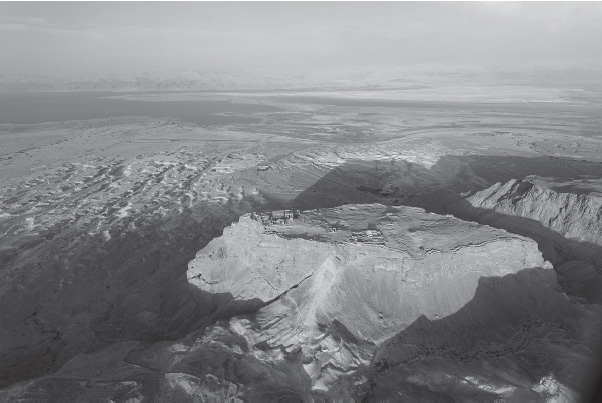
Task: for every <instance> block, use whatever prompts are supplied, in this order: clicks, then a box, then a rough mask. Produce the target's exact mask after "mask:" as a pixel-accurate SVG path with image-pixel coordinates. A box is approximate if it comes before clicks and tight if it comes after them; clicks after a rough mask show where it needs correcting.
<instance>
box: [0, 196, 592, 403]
mask: <svg viewBox="0 0 602 403" xmlns="http://www.w3.org/2000/svg"><path fill="white" fill-rule="evenodd" d="M187 277H188V282H189V287H190V291H191V293H192V295H193V296H194V298H195V300H196V301H197V303H198V308H197V309H199V310H202V311H204V312H213V317H214V318H220V317H222V318H224V319H222V320H218V321H217V322H216V323H214V324H213V325H210V326H209V327H206V328H200V329H199V330H197V331H194V332H192V333H190V334H188V335H187V336H186V337H184V338H182V339H180V340H177V341H163V342H158V343H152V344H145V343H141V342H134V341H131V342H120V343H114V344H112V345H110V346H108V347H106V348H104V349H102V350H99V351H97V352H96V353H93V354H80V355H77V356H75V357H73V358H72V359H71V360H69V361H68V362H67V363H65V364H64V365H63V366H62V367H61V368H60V369H59V370H58V371H56V372H54V373H53V374H49V375H47V376H44V377H42V378H38V379H34V380H31V381H27V382H22V383H19V384H15V385H13V386H11V387H10V388H8V389H5V390H3V391H1V392H0V398H3V399H7V400H10V399H12V400H16V399H50V400H72V399H73V398H74V397H75V398H77V399H80V400H87V399H111V400H128V399H143V398H146V399H149V400H155V401H179V400H189V399H201V400H205V399H208V400H218V401H239V399H242V400H245V401H266V400H279V399H280V400H286V399H289V400H290V399H296V400H303V401H332V400H337V399H338V400H344V401H361V400H363V399H368V400H370V399H384V400H396V399H399V398H408V399H414V400H418V399H427V400H437V399H438V400H450V399H451V400H453V399H457V400H458V399H459V400H464V401H466V400H472V401H474V400H477V401H478V400H494V399H514V400H522V401H525V400H530V401H533V400H545V399H546V398H550V397H559V396H564V397H568V398H578V397H579V395H578V394H576V392H575V390H578V389H579V387H580V386H581V385H580V383H579V382H580V379H582V378H583V377H584V376H585V374H587V369H588V368H589V366H588V365H590V364H591V360H593V357H595V348H596V344H595V341H597V340H598V339H599V337H600V336H601V335H600V332H599V329H600V323H599V320H597V319H596V318H599V317H601V315H600V314H601V312H598V311H596V310H595V307H596V306H593V308H592V306H585V308H584V307H580V306H577V305H574V304H572V303H571V302H569V300H568V299H567V298H566V297H565V296H564V294H563V293H561V292H560V290H559V287H558V284H557V282H556V275H555V273H554V271H553V270H551V269H550V264H549V263H547V262H546V261H544V259H543V258H542V256H541V253H540V252H539V251H538V249H537V244H536V243H535V242H533V241H532V240H530V239H527V238H524V237H522V236H519V235H514V234H510V233H508V232H505V231H503V230H499V229H495V228H492V227H488V226H483V225H479V224H475V223H472V222H465V221H461V220H459V219H457V218H454V217H451V216H441V215H436V214H427V213H425V212H424V210H421V209H418V208H412V207H390V206H389V207H387V206H384V205H379V204H370V205H347V206H343V207H339V208H333V209H320V210H313V211H304V212H300V211H298V210H281V211H274V212H271V213H258V214H256V213H252V214H247V215H243V216H242V217H241V218H240V219H239V221H238V222H237V223H234V224H232V225H231V226H230V227H229V228H226V229H225V230H224V234H223V235H222V236H221V237H219V238H215V239H213V240H212V241H211V242H210V243H209V244H207V246H206V247H205V248H204V249H202V250H201V251H200V252H198V253H197V256H196V258H195V259H194V260H192V261H191V262H190V264H189V268H188V273H187ZM588 307H589V308H588ZM231 315H234V316H231Z"/></svg>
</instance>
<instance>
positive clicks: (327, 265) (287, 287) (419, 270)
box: [188, 205, 550, 392]
mask: <svg viewBox="0 0 602 403" xmlns="http://www.w3.org/2000/svg"><path fill="white" fill-rule="evenodd" d="M280 221H281V220H280ZM501 262H503V263H502V264H500V263H501ZM542 266H543V267H545V266H547V267H550V266H549V263H546V262H544V260H543V259H542V257H541V254H540V252H539V251H538V250H537V245H536V244H535V242H533V241H531V240H529V239H526V238H523V237H521V236H516V235H512V234H509V233H507V232H505V231H499V230H496V229H493V228H490V227H484V226H480V225H474V224H470V223H466V222H463V221H460V220H458V219H456V218H453V217H445V216H439V215H435V214H426V213H425V212H424V211H423V210H421V209H417V208H411V207H386V206H383V205H359V206H344V207H340V208H336V209H328V210H319V211H310V212H305V213H304V214H303V215H302V216H301V217H300V218H299V219H294V220H291V221H290V222H287V223H278V224H272V223H271V222H267V223H266V222H262V219H261V217H253V218H252V217H251V216H249V215H247V216H243V217H241V218H240V220H239V222H238V223H237V224H233V225H232V226H231V227H230V228H229V229H227V230H225V231H224V235H223V236H222V237H220V238H217V239H214V240H213V241H211V242H210V243H209V245H208V246H207V247H206V248H205V249H203V250H202V251H201V252H199V253H198V254H197V257H196V258H195V260H194V261H192V262H191V263H190V265H189V270H188V278H189V281H190V283H191V287H192V288H193V294H197V295H199V297H198V298H199V299H198V301H199V303H200V304H205V305H206V304H210V305H211V304H214V305H219V306H220V307H219V309H220V310H222V312H223V310H227V311H228V312H229V313H230V314H232V313H236V312H235V311H234V310H235V309H236V308H237V307H239V308H240V307H241V306H242V305H241V304H245V303H247V304H250V303H251V302H256V303H263V304H268V305H267V306H265V307H264V308H262V309H261V310H259V311H258V313H257V314H256V315H254V316H253V317H244V316H243V317H235V318H234V319H232V320H231V321H230V327H231V328H232V329H233V330H234V331H235V332H237V333H239V334H240V335H241V336H242V337H244V338H245V340H246V341H247V343H248V344H249V345H250V346H254V347H253V350H252V351H253V354H254V355H256V356H258V357H261V359H262V360H267V361H269V362H279V361H280V360H282V359H283V358H284V355H285V354H286V353H287V352H288V353H290V352H293V351H298V352H299V353H300V354H302V356H303V360H304V367H305V370H306V372H307V373H308V374H309V375H310V376H311V378H312V382H313V389H314V390H321V391H324V392H326V391H329V390H331V389H332V388H333V387H334V385H335V384H336V383H337V382H339V381H340V380H341V377H343V376H344V375H350V374H352V373H354V372H356V371H358V370H359V369H360V368H361V367H363V366H367V365H368V364H369V362H370V360H371V358H372V356H373V354H374V351H375V348H376V346H378V345H379V344H381V343H382V342H383V341H385V340H387V339H388V338H390V337H392V336H394V335H395V334H397V333H399V332H400V331H402V330H404V329H405V328H407V327H408V326H410V325H411V324H412V323H413V322H415V321H416V320H417V319H418V318H419V317H426V318H428V319H431V320H436V319H441V318H445V317H447V316H449V315H451V314H453V313H455V312H456V311H458V310H459V309H461V308H462V307H463V306H464V305H465V304H466V303H468V302H469V301H470V300H471V299H472V298H473V297H474V295H475V291H476V289H477V286H478V281H479V278H481V277H483V276H492V277H502V276H505V275H508V274H513V273H516V272H518V271H520V270H523V269H532V268H536V267H542ZM224 294H227V295H228V296H229V300H228V301H226V300H224V298H223V297H222V296H223V295H224ZM278 297H279V298H278ZM211 298H215V300H217V301H219V304H216V303H215V302H213V301H212V300H211ZM228 304H229V305H228ZM247 306H248V305H247ZM216 309H217V308H216Z"/></svg>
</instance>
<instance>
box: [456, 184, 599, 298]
mask: <svg viewBox="0 0 602 403" xmlns="http://www.w3.org/2000/svg"><path fill="white" fill-rule="evenodd" d="M448 211H450V212H453V214H454V215H456V216H458V217H461V218H464V219H470V220H474V221H476V222H478V223H481V224H487V225H491V226H494V227H497V228H503V229H506V230H508V231H510V232H513V233H517V234H522V235H524V236H528V237H530V238H532V239H534V240H536V241H537V242H538V244H539V248H540V250H541V251H542V253H543V255H544V257H545V258H546V259H547V260H549V261H550V262H552V263H553V264H554V268H555V269H556V272H557V274H558V277H559V282H560V284H561V285H562V286H563V289H564V290H565V291H566V292H567V293H568V294H571V295H574V296H577V297H582V298H585V299H586V300H587V301H589V302H598V303H599V302H602V297H600V295H602V198H600V197H599V196H596V195H593V194H573V193H561V192H557V191H554V190H552V189H551V188H550V187H548V186H545V182H544V181H541V180H538V178H528V179H525V180H510V181H508V182H506V183H497V184H495V185H493V186H491V187H489V188H487V189H485V190H482V191H480V192H476V193H475V194H473V195H471V196H469V197H467V198H466V199H463V200H461V201H459V202H456V203H454V204H452V205H450V206H448Z"/></svg>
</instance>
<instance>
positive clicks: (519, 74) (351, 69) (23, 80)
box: [0, 61, 602, 92]
mask: <svg viewBox="0 0 602 403" xmlns="http://www.w3.org/2000/svg"><path fill="white" fill-rule="evenodd" d="M601 67H602V62H600V61H593V62H591V63H573V64H568V63H555V62H537V63H535V62H534V63H526V64H525V63H523V64H520V65H519V64H516V65H515V64H508V63H505V64H493V63H488V64H480V65H457V64H456V65H449V66H442V65H408V66H401V65H384V66H343V67H328V68H319V69H313V70H306V71H283V70H276V69H268V68H256V69H222V70H220V69H212V70H202V71H164V72H147V73H137V74H108V75H104V76H99V75H81V76H76V77H53V76H28V75H19V74H0V91H3V92H19V91H33V92H36V91H40V92H42V91H50V92H51V91H179V90H235V89H279V88H291V89H294V88H336V89H344V88H371V87H376V88H404V87H407V86H410V88H412V87H413V86H416V85H434V84H449V83H465V84H469V83H472V84H479V83H481V84H485V83H487V84H498V85H508V84H514V85H527V84H528V85H544V86H546V85H551V84H552V83H553V85H555V86H573V85H577V86H588V87H590V86H592V85H593V86H596V87H598V88H599V85H597V84H598V83H599V82H600V81H601V79H602V68H601Z"/></svg>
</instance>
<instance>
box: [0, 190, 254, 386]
mask: <svg viewBox="0 0 602 403" xmlns="http://www.w3.org/2000/svg"><path fill="white" fill-rule="evenodd" d="M255 209H256V208H255V207H254V205H253V202H252V201H248V200H243V201H240V202H229V203H223V204H211V203H202V204H200V205H198V206H197V207H195V208H192V209H185V210H184V211H182V212H181V213H177V212H176V213H172V214H170V215H168V216H166V217H164V218H163V219H159V220H155V221H152V222H144V223H141V222H139V221H137V222H136V226H135V230H131V229H128V223H127V222H123V223H119V224H118V225H114V226H113V227H111V228H110V230H109V234H110V239H109V240H108V241H107V240H106V239H103V237H102V236H101V235H98V236H93V237H91V236H89V235H88V234H87V233H86V232H85V230H84V229H79V228H51V229H49V231H48V232H49V233H50V234H51V236H48V237H47V238H46V239H41V240H37V241H36V242H33V243H31V244H30V245H25V246H24V247H23V248H22V249H20V250H19V251H18V253H16V254H15V253H13V254H12V255H11V256H9V257H8V260H7V261H6V262H5V263H6V266H5V267H6V268H9V267H10V266H9V265H10V264H12V263H15V262H17V263H19V264H20V265H21V266H20V269H19V273H20V274H19V276H20V278H19V281H20V283H19V286H17V287H12V288H11V289H9V290H7V291H6V292H5V293H3V296H2V300H1V301H0V303H1V305H2V306H3V311H2V313H0V320H1V322H0V323H1V326H0V346H1V347H0V387H3V386H7V385H10V384H12V383H15V382H18V381H21V380H25V379H30V378H34V377H37V376H41V375H44V374H47V373H51V372H53V371H55V370H56V369H57V368H59V367H60V366H61V365H63V364H64V363H65V362H66V361H67V360H69V359H70V358H71V357H73V356H74V355H76V354H79V353H85V352H91V351H95V350H98V349H100V348H102V347H105V346H107V345H108V344H111V343H115V342H119V341H123V340H138V341H142V342H146V343H152V342H156V341H161V340H174V339H178V338H181V337H183V336H184V335H186V334H187V333H189V332H190V331H191V330H194V329H197V328H199V327H200V326H203V325H206V324H207V323H208V318H212V317H215V318H218V317H221V316H223V315H217V316H216V315H214V313H215V311H216V310H217V308H218V305H219V302H220V301H223V300H224V298H226V299H227V296H220V295H217V296H206V297H205V300H206V301H207V304H206V305H205V306H202V305H201V306H200V305H199V304H198V302H197V301H195V298H194V296H193V295H192V294H191V292H190V287H189V284H188V281H187V277H186V271H187V268H188V262H189V261H190V260H192V259H193V258H194V256H195V254H196V252H197V251H198V250H199V249H201V248H203V247H204V246H205V245H206V244H207V243H208V242H209V241H210V240H211V239H213V238H215V237H217V236H220V235H221V234H222V231H223V229H224V228H225V227H227V226H228V225H230V224H231V223H232V222H234V221H236V220H237V219H238V217H240V215H241V214H244V213H247V212H250V211H253V210H255ZM82 231H83V232H82ZM19 255H21V256H19ZM19 259H21V260H19ZM23 262H24V263H23ZM30 266H36V268H37V269H38V270H37V271H38V272H41V273H42V274H41V275H40V276H38V277H36V278H28V277H27V273H28V272H29V271H30V270H29V269H28V267H30ZM39 268H43V270H42V271H40V270H39ZM32 272H33V270H32ZM66 274H67V275H66ZM59 279H62V280H60V281H59ZM249 306H251V308H253V307H256V306H258V304H256V303H255V304H252V303H251V305H248V304H247V305H245V306H244V307H238V306H235V307H234V308H235V310H237V311H247V310H249V309H251V308H249ZM234 308H233V309H234ZM218 313H219V312H218Z"/></svg>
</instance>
